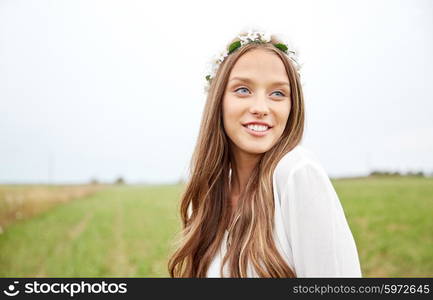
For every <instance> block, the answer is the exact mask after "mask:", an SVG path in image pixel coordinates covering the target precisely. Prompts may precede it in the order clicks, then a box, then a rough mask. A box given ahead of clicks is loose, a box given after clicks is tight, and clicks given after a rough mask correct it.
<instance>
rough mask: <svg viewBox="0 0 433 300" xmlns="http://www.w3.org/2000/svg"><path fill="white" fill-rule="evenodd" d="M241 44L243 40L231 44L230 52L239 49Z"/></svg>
mask: <svg viewBox="0 0 433 300" xmlns="http://www.w3.org/2000/svg"><path fill="white" fill-rule="evenodd" d="M240 46H241V41H236V42H233V43H231V44H230V46H229V49H228V51H229V54H230V53H232V52H233V51H235V50H236V49H238V48H239V47H240Z"/></svg>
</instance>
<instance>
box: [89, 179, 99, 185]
mask: <svg viewBox="0 0 433 300" xmlns="http://www.w3.org/2000/svg"><path fill="white" fill-rule="evenodd" d="M90 184H92V185H96V184H99V180H98V179H96V178H92V179H90Z"/></svg>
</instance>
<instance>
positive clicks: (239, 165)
mask: <svg viewBox="0 0 433 300" xmlns="http://www.w3.org/2000/svg"><path fill="white" fill-rule="evenodd" d="M260 157H261V155H260V154H249V153H245V152H240V151H233V159H234V162H235V163H234V170H232V180H231V184H230V186H231V188H230V196H231V197H235V198H238V197H239V196H240V195H241V194H242V193H243V192H244V190H245V187H246V185H247V182H248V180H249V179H250V177H251V174H252V172H253V170H254V168H255V166H256V165H257V163H258V162H259V160H260Z"/></svg>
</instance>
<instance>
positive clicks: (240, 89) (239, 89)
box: [235, 87, 248, 94]
mask: <svg viewBox="0 0 433 300" xmlns="http://www.w3.org/2000/svg"><path fill="white" fill-rule="evenodd" d="M242 90H244V91H248V89H247V88H244V87H242V88H238V89H237V90H235V92H238V91H242ZM241 94H243V93H241Z"/></svg>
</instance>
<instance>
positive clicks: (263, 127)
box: [247, 124, 269, 131]
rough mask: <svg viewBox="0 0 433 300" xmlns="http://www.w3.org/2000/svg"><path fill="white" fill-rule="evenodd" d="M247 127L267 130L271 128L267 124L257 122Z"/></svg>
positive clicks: (255, 129)
mask: <svg viewBox="0 0 433 300" xmlns="http://www.w3.org/2000/svg"><path fill="white" fill-rule="evenodd" d="M247 127H248V128H249V129H251V130H254V131H266V130H268V128H269V127H268V126H266V125H257V124H248V125H247Z"/></svg>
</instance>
